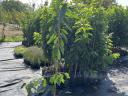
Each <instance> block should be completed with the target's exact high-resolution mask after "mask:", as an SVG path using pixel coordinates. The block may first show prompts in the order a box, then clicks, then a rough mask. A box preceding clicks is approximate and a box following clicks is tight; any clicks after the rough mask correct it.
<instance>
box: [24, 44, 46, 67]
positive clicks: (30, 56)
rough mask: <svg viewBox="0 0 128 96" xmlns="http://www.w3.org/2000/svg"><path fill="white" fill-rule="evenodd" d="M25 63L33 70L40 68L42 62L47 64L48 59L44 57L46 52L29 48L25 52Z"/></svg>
mask: <svg viewBox="0 0 128 96" xmlns="http://www.w3.org/2000/svg"><path fill="white" fill-rule="evenodd" d="M23 57H24V62H25V63H26V64H27V65H29V66H30V67H31V68H32V69H38V68H40V66H41V64H42V62H47V61H48V60H47V58H46V57H45V56H44V52H43V50H42V49H41V48H38V47H34V46H33V47H29V48H27V50H26V51H25V52H24V55H23Z"/></svg>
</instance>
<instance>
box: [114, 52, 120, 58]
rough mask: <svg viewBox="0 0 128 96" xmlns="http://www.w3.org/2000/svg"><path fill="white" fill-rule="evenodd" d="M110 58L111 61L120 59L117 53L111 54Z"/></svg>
mask: <svg viewBox="0 0 128 96" xmlns="http://www.w3.org/2000/svg"><path fill="white" fill-rule="evenodd" d="M112 58H113V59H119V58H120V54H119V53H113V54H112Z"/></svg>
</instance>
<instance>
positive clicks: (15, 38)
mask: <svg viewBox="0 0 128 96" xmlns="http://www.w3.org/2000/svg"><path fill="white" fill-rule="evenodd" d="M23 40H24V38H23V36H12V37H6V38H5V39H4V42H21V41H23Z"/></svg>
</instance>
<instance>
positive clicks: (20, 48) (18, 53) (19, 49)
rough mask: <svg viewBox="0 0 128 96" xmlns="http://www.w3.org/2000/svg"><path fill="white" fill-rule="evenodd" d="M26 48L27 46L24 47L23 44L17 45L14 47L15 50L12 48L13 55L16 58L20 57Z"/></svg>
mask: <svg viewBox="0 0 128 96" xmlns="http://www.w3.org/2000/svg"><path fill="white" fill-rule="evenodd" d="M26 49H27V48H26V47H24V46H18V47H16V48H15V50H14V56H15V57H16V58H22V57H23V54H24V52H25V50H26Z"/></svg>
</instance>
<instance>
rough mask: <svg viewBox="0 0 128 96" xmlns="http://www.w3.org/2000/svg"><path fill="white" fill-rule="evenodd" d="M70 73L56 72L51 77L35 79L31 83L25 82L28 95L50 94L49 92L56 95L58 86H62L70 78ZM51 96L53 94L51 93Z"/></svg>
mask: <svg viewBox="0 0 128 96" xmlns="http://www.w3.org/2000/svg"><path fill="white" fill-rule="evenodd" d="M69 78H70V76H69V74H68V73H56V74H54V75H52V76H49V79H46V78H44V77H41V78H39V79H35V80H33V81H31V82H30V83H28V84H26V83H25V88H26V90H27V93H28V96H32V95H39V94H40V95H44V94H45V95H46V96H47V95H48V94H49V93H50V94H52V95H54V96H56V91H57V90H56V86H60V85H61V84H64V83H65V80H67V79H69ZM50 96H51V95H50Z"/></svg>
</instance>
